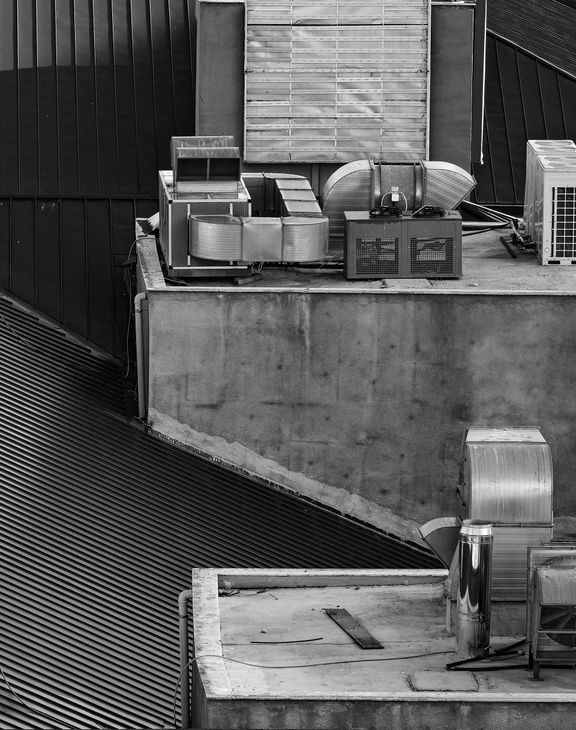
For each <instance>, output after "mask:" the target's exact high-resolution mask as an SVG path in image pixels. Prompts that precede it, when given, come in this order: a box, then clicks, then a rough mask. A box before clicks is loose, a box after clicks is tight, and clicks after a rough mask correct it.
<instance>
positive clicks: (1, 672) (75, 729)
mask: <svg viewBox="0 0 576 730" xmlns="http://www.w3.org/2000/svg"><path fill="white" fill-rule="evenodd" d="M0 676H1V677H2V679H3V681H4V684H5V685H6V687H7V688H8V690H9V691H10V693H11V694H12V695H13V696H14V697H15V698H16V699H17V700H18V702H19V703H20V704H21V705H23V706H24V707H26V708H27V709H28V710H30V711H31V712H33V713H34V714H35V715H42V717H47V718H49V719H50V720H52V721H56V722H58V724H59V725H63V726H64V727H67V728H69V729H70V730H78V727H77V726H75V725H69V724H68V723H67V722H65V721H64V720H59V719H58V718H56V717H54V715H49V714H48V713H47V712H44V711H43V710H40V709H38V708H37V707H32V705H29V704H28V702H26V700H24V699H22V697H20V695H19V694H18V692H16V690H15V689H14V687H12V685H11V684H10V682H9V681H8V678H7V677H6V674H5V673H4V670H3V669H2V667H1V666H0ZM88 722H89V723H90V724H92V725H94V727H96V728H98V730H104V728H103V727H102V725H99V724H98V723H97V722H96V721H95V720H88Z"/></svg>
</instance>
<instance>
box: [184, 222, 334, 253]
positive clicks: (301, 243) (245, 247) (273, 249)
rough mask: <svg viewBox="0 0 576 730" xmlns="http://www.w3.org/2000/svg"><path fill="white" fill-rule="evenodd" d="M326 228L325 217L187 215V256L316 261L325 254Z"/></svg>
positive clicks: (326, 248)
mask: <svg viewBox="0 0 576 730" xmlns="http://www.w3.org/2000/svg"><path fill="white" fill-rule="evenodd" d="M328 226H329V223H328V219H327V218H325V217H324V216H313V217H306V216H290V217H287V218H267V217H263V218H248V217H243V218H238V217H235V216H226V215H202V216H190V253H191V254H192V256H196V257H198V258H202V259H209V260H212V261H238V262H248V263H255V262H266V261H267V262H286V263H298V262H305V261H317V260H318V259H321V258H323V257H324V256H326V254H327V251H328Z"/></svg>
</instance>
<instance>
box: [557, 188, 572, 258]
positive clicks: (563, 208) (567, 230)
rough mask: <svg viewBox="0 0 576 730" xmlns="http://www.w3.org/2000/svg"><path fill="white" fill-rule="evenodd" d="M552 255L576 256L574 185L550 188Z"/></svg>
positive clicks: (558, 256) (559, 256) (560, 256)
mask: <svg viewBox="0 0 576 730" xmlns="http://www.w3.org/2000/svg"><path fill="white" fill-rule="evenodd" d="M551 243H552V255H553V256H554V257H556V258H576V187H554V188H552V240H551Z"/></svg>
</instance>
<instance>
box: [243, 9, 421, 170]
mask: <svg viewBox="0 0 576 730" xmlns="http://www.w3.org/2000/svg"><path fill="white" fill-rule="evenodd" d="M246 7H247V10H246V69H245V70H246V83H245V158H246V160H247V161H248V162H319V161H320V162H349V161H352V160H356V159H359V158H367V157H385V158H386V159H388V160H394V161H398V162H400V161H411V160H418V159H421V158H425V157H426V156H427V139H428V67H429V16H430V8H429V3H428V2H427V0H408V2H402V3H400V2H398V0H382V1H381V2H378V3H362V2H358V1H357V0H330V2H323V3H318V2H316V3H314V2H301V1H299V0H283V1H282V2H278V3H272V2H265V1H264V0H248V1H247V4H246Z"/></svg>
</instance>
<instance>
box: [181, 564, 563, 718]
mask: <svg viewBox="0 0 576 730" xmlns="http://www.w3.org/2000/svg"><path fill="white" fill-rule="evenodd" d="M445 576H446V573H445V571H424V570H422V571H376V570H374V571H316V570H308V571H306V570H276V571H256V570H196V571H194V573H193V605H194V645H195V655H196V660H195V669H194V671H193V674H194V680H195V687H194V703H195V706H194V708H193V715H192V726H193V727H205V728H232V727H234V728H254V729H255V728H323V727H330V728H344V727H346V728H348V727H354V728H383V727H386V728H407V727H418V728H420V727H426V728H445V727H460V728H463V727H466V728H500V727H506V728H524V729H527V728H542V727H549V728H557V727H562V726H563V725H566V723H567V725H566V726H568V725H569V724H570V722H571V721H570V720H569V717H571V716H572V717H573V715H571V714H569V713H573V712H574V709H575V703H576V671H574V670H573V669H571V668H561V669H560V668H556V667H547V668H546V671H544V672H543V674H542V681H534V680H533V679H532V673H531V672H529V671H527V669H523V668H518V669H507V671H504V670H503V669H497V668H494V667H495V665H492V664H491V665H490V666H491V667H492V669H493V670H492V671H484V670H476V671H461V672H454V671H449V670H447V669H446V663H447V662H451V661H454V660H455V659H456V655H455V637H454V636H449V635H448V632H447V631H446V628H445V599H444V580H445ZM336 607H339V608H345V609H347V610H348V611H349V612H350V613H351V614H352V615H353V616H354V617H355V618H357V619H358V620H359V621H360V622H361V623H362V624H363V625H364V627H365V628H366V629H367V630H368V631H369V632H370V633H371V634H372V635H373V636H374V637H375V638H376V639H378V640H379V641H380V642H381V643H382V644H383V648H382V649H370V650H365V649H362V648H361V647H360V646H359V645H357V644H356V643H355V641H354V640H353V639H352V638H350V636H349V635H348V634H346V633H345V632H344V631H343V630H342V629H341V628H340V626H338V625H337V624H336V623H335V622H334V621H332V620H331V619H330V618H329V617H328V615H327V614H326V613H325V612H324V610H323V609H325V608H336ZM518 638H519V637H510V636H495V637H493V648H502V647H505V646H507V645H510V644H512V643H513V642H514V641H517V640H518ZM520 638H522V637H520ZM205 655H210V658H204V659H203V658H201V657H203V656H205ZM217 657H222V658H217ZM523 663H525V664H527V659H526V657H525V656H522V655H520V656H518V657H516V658H514V657H513V658H512V660H511V661H510V660H508V661H503V662H501V665H502V666H506V664H523ZM254 665H255V666H254ZM485 666H486V662H484V668H485Z"/></svg>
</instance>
